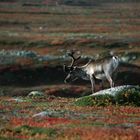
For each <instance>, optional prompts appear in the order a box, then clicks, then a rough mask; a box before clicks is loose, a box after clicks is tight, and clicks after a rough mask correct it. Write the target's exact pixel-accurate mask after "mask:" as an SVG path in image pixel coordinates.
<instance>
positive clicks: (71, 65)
mask: <svg viewBox="0 0 140 140" xmlns="http://www.w3.org/2000/svg"><path fill="white" fill-rule="evenodd" d="M67 54H68V56H70V57H71V58H72V62H71V64H70V67H73V65H74V62H75V61H77V60H79V59H80V58H81V56H78V57H77V58H75V57H74V54H75V51H73V50H72V51H70V52H68V53H67Z"/></svg>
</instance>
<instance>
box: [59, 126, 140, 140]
mask: <svg viewBox="0 0 140 140" xmlns="http://www.w3.org/2000/svg"><path fill="white" fill-rule="evenodd" d="M64 134H66V135H63V136H64V137H68V138H69V139H71V138H80V139H81V140H139V139H140V133H139V132H138V130H136V129H122V128H118V127H117V128H112V129H109V128H73V129H71V130H70V129H69V130H68V132H67V130H66V131H65V133H64ZM60 139H62V137H61V138H60ZM58 140H59V139H58Z"/></svg>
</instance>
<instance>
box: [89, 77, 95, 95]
mask: <svg viewBox="0 0 140 140" xmlns="http://www.w3.org/2000/svg"><path fill="white" fill-rule="evenodd" d="M90 81H91V87H92V94H93V93H94V92H95V80H94V78H93V77H90Z"/></svg>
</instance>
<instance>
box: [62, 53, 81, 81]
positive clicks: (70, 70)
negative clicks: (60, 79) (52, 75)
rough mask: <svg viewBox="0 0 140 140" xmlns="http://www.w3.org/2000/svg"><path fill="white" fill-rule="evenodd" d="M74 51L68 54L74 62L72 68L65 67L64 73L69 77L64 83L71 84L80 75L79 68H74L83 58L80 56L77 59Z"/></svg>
mask: <svg viewBox="0 0 140 140" xmlns="http://www.w3.org/2000/svg"><path fill="white" fill-rule="evenodd" d="M74 53H75V52H74V51H71V52H69V53H68V56H70V57H71V59H72V62H71V64H70V66H66V65H64V66H63V69H64V72H66V73H68V75H67V76H66V78H65V80H64V82H65V83H67V82H70V81H74V80H76V79H77V74H78V68H77V66H74V63H75V62H76V61H77V60H79V59H80V58H81V56H78V57H77V58H75V57H74Z"/></svg>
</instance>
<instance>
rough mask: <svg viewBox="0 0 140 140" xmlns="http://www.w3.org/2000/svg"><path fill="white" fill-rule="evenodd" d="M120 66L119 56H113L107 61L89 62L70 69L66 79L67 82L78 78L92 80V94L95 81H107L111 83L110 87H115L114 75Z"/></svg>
mask: <svg viewBox="0 0 140 140" xmlns="http://www.w3.org/2000/svg"><path fill="white" fill-rule="evenodd" d="M118 65H119V58H118V57H117V56H113V57H111V58H109V59H107V60H103V61H97V62H95V61H94V62H93V61H89V62H88V63H87V64H86V65H84V66H81V67H77V66H73V65H72V67H70V68H71V70H70V71H69V73H68V75H67V77H66V78H65V82H69V81H74V80H76V79H78V78H82V79H84V80H90V81H91V85H92V93H94V91H95V88H94V87H95V80H96V79H100V80H102V82H103V81H104V80H105V79H107V80H108V81H109V83H110V87H113V86H114V82H113V80H112V74H113V72H114V71H115V70H116V69H117V67H118Z"/></svg>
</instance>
